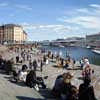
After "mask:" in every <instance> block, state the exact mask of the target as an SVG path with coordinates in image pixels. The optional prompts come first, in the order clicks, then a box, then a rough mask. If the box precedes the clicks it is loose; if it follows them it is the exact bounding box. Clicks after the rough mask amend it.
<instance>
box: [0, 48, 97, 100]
mask: <svg viewBox="0 0 100 100" xmlns="http://www.w3.org/2000/svg"><path fill="white" fill-rule="evenodd" d="M31 51H32V49H27V50H25V49H20V50H19V49H18V48H17V49H16V50H15V52H17V56H16V64H17V63H21V64H22V68H21V69H18V70H15V69H13V64H14V61H13V58H12V59H10V60H8V61H7V60H4V59H3V58H2V56H1V57H0V69H2V70H5V71H6V73H7V74H11V73H13V78H14V80H15V81H16V82H24V83H25V84H26V85H27V86H29V87H30V88H35V89H36V90H37V91H39V88H43V89H45V88H46V84H45V81H44V78H43V77H40V76H37V74H36V72H37V68H40V72H42V71H43V66H46V65H47V64H49V59H51V60H52V61H53V60H54V59H55V60H56V63H57V66H58V67H61V68H68V67H69V64H70V63H72V66H74V64H75V63H76V61H75V60H74V59H71V57H70V56H67V58H66V59H63V58H61V57H60V55H61V54H60V55H59V54H56V55H54V54H53V53H52V52H50V51H48V52H45V51H39V52H38V53H37V54H41V53H42V54H43V55H42V58H41V57H40V58H38V59H33V56H34V55H33V54H32V52H31ZM25 61H28V62H29V65H26V64H24V65H23V62H25ZM80 68H81V69H82V77H83V83H82V84H80V86H79V89H77V87H76V86H74V85H72V83H71V80H72V78H73V77H74V76H73V75H71V73H70V72H67V73H63V74H61V75H59V76H58V77H57V78H56V80H55V85H54V87H53V89H52V94H53V95H54V96H55V97H57V98H60V100H96V97H95V94H94V89H93V86H92V85H91V76H92V74H93V73H94V70H93V69H92V68H91V66H90V64H89V60H88V58H87V57H84V58H82V59H81V60H80Z"/></svg>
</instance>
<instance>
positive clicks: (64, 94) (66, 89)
mask: <svg viewBox="0 0 100 100" xmlns="http://www.w3.org/2000/svg"><path fill="white" fill-rule="evenodd" d="M72 77H73V76H72V75H71V74H70V73H69V72H67V73H65V74H64V75H63V83H62V85H61V100H78V90H77V88H76V87H75V86H74V85H72V84H71V79H72Z"/></svg>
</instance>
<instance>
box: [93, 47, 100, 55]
mask: <svg viewBox="0 0 100 100" xmlns="http://www.w3.org/2000/svg"><path fill="white" fill-rule="evenodd" d="M92 52H94V53H96V54H100V48H95V49H93V50H92Z"/></svg>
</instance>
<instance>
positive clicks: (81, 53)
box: [42, 46, 100, 65]
mask: <svg viewBox="0 0 100 100" xmlns="http://www.w3.org/2000/svg"><path fill="white" fill-rule="evenodd" d="M42 48H43V49H45V50H47V51H52V52H53V53H54V54H55V53H59V54H60V56H61V57H63V58H66V54H69V55H70V57H71V58H73V59H75V60H80V59H81V58H82V57H88V59H89V61H90V63H91V64H95V65H100V55H99V54H96V53H94V52H92V50H91V49H87V48H81V47H54V46H43V47H42Z"/></svg>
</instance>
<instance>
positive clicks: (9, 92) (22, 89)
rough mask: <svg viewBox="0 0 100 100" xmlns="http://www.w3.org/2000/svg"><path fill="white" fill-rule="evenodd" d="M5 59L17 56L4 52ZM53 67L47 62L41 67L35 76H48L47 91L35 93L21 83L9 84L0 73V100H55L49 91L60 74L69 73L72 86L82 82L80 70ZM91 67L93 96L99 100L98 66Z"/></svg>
mask: <svg viewBox="0 0 100 100" xmlns="http://www.w3.org/2000/svg"><path fill="white" fill-rule="evenodd" d="M3 55H4V56H3V57H4V58H5V59H10V58H12V57H15V56H16V55H17V54H15V53H14V52H11V51H10V52H9V53H8V52H6V53H4V54H3ZM39 57H40V56H39V55H34V56H33V59H34V58H39ZM23 64H27V65H28V62H27V61H26V62H24V63H23ZM54 65H55V63H54V62H51V61H50V62H49V64H48V65H46V66H43V72H42V73H41V72H40V71H37V76H42V77H43V76H48V79H46V80H45V83H46V85H47V89H45V90H40V91H39V92H37V91H36V90H34V89H32V88H29V87H27V86H25V85H24V84H23V83H12V82H10V79H11V76H10V75H6V74H4V73H3V72H2V71H0V100H55V98H53V97H52V95H51V92H50V90H51V89H52V88H53V86H54V83H55V79H56V77H57V76H58V75H59V74H62V73H64V72H68V71H69V72H71V73H72V74H73V75H74V77H73V79H72V84H74V85H76V86H77V87H79V85H80V83H82V80H80V79H79V78H80V77H81V70H76V68H78V67H75V70H71V69H70V70H66V69H62V68H56V67H53V66H54ZM78 65H79V63H78V62H76V64H75V66H78ZM21 66H22V65H21V64H19V65H15V67H19V68H20V67H21ZM91 67H92V68H93V69H94V75H93V80H92V83H93V85H94V89H95V94H96V97H97V98H98V100H100V94H99V91H100V75H99V73H100V66H95V65H91Z"/></svg>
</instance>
